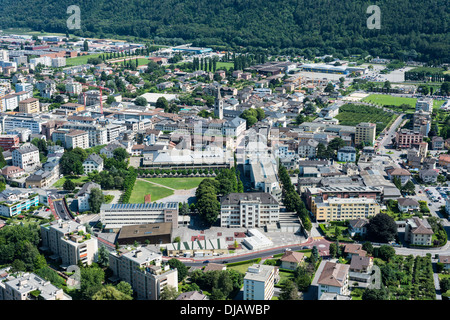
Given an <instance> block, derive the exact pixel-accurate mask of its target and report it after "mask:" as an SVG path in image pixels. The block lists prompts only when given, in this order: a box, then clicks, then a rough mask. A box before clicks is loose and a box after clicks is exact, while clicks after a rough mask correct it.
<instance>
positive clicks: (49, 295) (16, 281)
mask: <svg viewBox="0 0 450 320" xmlns="http://www.w3.org/2000/svg"><path fill="white" fill-rule="evenodd" d="M0 300H72V297H71V296H69V295H68V294H66V293H64V290H63V289H61V288H58V287H56V286H54V285H53V284H51V283H50V281H48V280H45V279H43V278H41V277H39V276H37V275H36V274H34V273H28V272H26V273H18V274H15V275H14V276H12V275H11V276H9V277H7V278H6V279H5V280H4V281H2V282H0Z"/></svg>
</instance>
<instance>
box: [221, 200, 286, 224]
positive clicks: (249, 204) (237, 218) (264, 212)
mask: <svg viewBox="0 0 450 320" xmlns="http://www.w3.org/2000/svg"><path fill="white" fill-rule="evenodd" d="M279 214H280V205H279V203H278V201H277V200H276V199H275V198H274V197H273V196H272V195H271V194H270V193H267V192H247V193H230V194H228V195H227V196H224V197H222V199H221V210H220V225H221V227H241V228H242V227H244V228H255V227H256V228H259V227H264V226H266V225H270V224H275V223H277V222H278V220H279Z"/></svg>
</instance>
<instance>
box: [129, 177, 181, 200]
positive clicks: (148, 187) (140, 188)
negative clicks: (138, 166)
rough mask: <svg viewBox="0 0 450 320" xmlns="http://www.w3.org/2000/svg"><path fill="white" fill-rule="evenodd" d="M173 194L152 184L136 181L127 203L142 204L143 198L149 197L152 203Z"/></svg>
mask: <svg viewBox="0 0 450 320" xmlns="http://www.w3.org/2000/svg"><path fill="white" fill-rule="evenodd" d="M173 193H174V192H173V191H172V190H170V189H167V188H164V187H158V186H156V185H154V184H151V183H148V182H145V181H142V180H139V179H138V180H136V183H135V184H134V188H133V192H132V193H131V196H130V200H129V203H144V197H145V196H146V195H147V194H150V195H151V200H152V202H153V201H155V200H159V199H162V198H165V197H168V196H170V195H172V194H173Z"/></svg>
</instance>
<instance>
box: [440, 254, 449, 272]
mask: <svg viewBox="0 0 450 320" xmlns="http://www.w3.org/2000/svg"><path fill="white" fill-rule="evenodd" d="M439 263H443V264H444V270H447V271H448V270H450V256H447V255H445V256H444V255H439Z"/></svg>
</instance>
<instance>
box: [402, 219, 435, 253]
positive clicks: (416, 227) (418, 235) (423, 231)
mask: <svg viewBox="0 0 450 320" xmlns="http://www.w3.org/2000/svg"><path fill="white" fill-rule="evenodd" d="M433 234H434V232H433V229H432V228H431V226H430V224H429V223H428V221H427V220H426V219H423V220H422V219H419V218H417V217H414V218H411V219H407V220H406V226H405V241H407V242H409V243H411V244H412V245H421V246H431V245H432V241H431V240H432V237H433Z"/></svg>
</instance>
